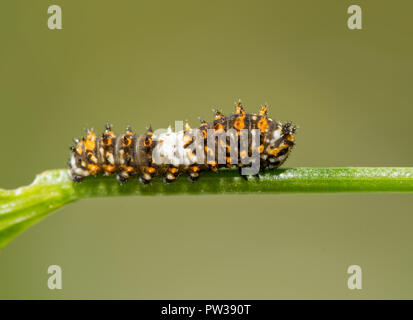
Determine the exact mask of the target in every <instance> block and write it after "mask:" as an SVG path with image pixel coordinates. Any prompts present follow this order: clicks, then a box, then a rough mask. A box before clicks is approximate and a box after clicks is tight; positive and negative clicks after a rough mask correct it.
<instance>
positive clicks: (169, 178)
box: [163, 167, 179, 183]
mask: <svg viewBox="0 0 413 320" xmlns="http://www.w3.org/2000/svg"><path fill="white" fill-rule="evenodd" d="M178 176H179V170H178V168H176V167H170V168H169V169H168V171H167V172H166V174H165V175H164V177H163V181H164V182H165V183H171V182H174V181H175V180H176V178H177V177H178Z"/></svg>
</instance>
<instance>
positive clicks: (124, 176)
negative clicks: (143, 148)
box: [116, 171, 130, 184]
mask: <svg viewBox="0 0 413 320" xmlns="http://www.w3.org/2000/svg"><path fill="white" fill-rule="evenodd" d="M129 178H130V175H129V173H128V172H127V171H120V172H118V174H117V175H116V180H118V181H119V183H121V184H124V183H126V182H127V181H128V180H129Z"/></svg>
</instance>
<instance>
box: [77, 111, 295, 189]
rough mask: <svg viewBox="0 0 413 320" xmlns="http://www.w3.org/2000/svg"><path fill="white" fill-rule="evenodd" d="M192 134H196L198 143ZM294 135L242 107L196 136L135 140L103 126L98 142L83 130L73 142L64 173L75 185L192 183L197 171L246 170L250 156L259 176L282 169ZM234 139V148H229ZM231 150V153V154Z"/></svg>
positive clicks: (152, 136)
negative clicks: (90, 179)
mask: <svg viewBox="0 0 413 320" xmlns="http://www.w3.org/2000/svg"><path fill="white" fill-rule="evenodd" d="M195 131H196V132H197V133H200V140H199V139H197V136H196V134H194V132H195ZM295 131H296V127H295V126H292V125H291V123H290V122H287V123H285V124H281V123H280V122H277V121H274V120H272V119H270V118H268V116H267V107H266V106H263V107H261V110H260V111H259V113H258V114H248V113H246V112H245V111H244V109H243V107H242V105H241V103H238V104H236V110H235V113H234V114H232V115H230V116H224V115H223V114H221V113H220V112H218V111H216V113H215V119H214V121H212V122H210V123H206V122H205V121H203V120H201V126H200V127H199V129H198V130H192V129H191V128H190V127H189V126H188V125H187V126H186V128H185V129H184V130H182V131H180V132H171V131H168V132H167V133H161V134H154V132H153V131H152V128H149V129H148V130H147V132H146V133H145V134H143V135H137V134H134V133H133V132H132V130H131V128H130V127H129V126H128V127H127V128H126V133H125V134H121V135H115V134H114V132H113V131H112V129H111V127H110V125H109V124H106V130H105V132H104V133H103V134H102V135H100V136H97V135H96V134H95V133H94V132H93V130H92V129H88V130H87V137H86V138H83V139H81V140H78V139H75V143H76V145H75V146H73V147H71V150H72V155H71V158H70V161H69V173H70V176H71V177H72V179H73V181H75V182H80V181H82V180H83V179H84V178H85V177H87V176H93V175H96V174H98V173H103V174H104V175H111V174H114V173H116V174H117V179H118V181H119V182H121V183H124V182H126V181H127V180H128V179H129V178H130V177H131V176H138V177H139V180H140V181H141V182H142V183H149V182H150V181H151V180H152V178H153V177H154V176H163V177H164V181H165V182H167V183H169V182H173V181H174V180H175V179H176V178H177V177H178V176H180V175H182V174H184V173H186V174H187V175H188V178H189V179H190V180H191V181H195V180H197V179H198V178H199V175H200V173H201V172H202V171H207V170H211V171H217V170H218V169H219V168H222V167H233V166H236V167H238V168H239V169H240V170H241V168H244V167H248V164H246V162H245V161H244V160H245V159H247V158H248V157H249V154H251V153H252V152H253V151H256V154H257V155H258V157H257V158H258V160H259V161H258V163H259V170H261V171H262V170H264V169H265V168H268V169H274V168H278V167H279V166H280V165H282V164H283V162H284V161H285V160H286V159H287V157H288V155H289V153H290V152H291V149H292V147H293V146H294V133H295ZM253 132H255V133H258V136H259V143H256V144H254V143H253V141H252V140H253V139H251V137H252V133H253ZM210 133H215V134H219V133H224V134H227V136H226V137H225V138H224V139H223V140H221V142H220V140H219V139H218V140H216V139H215V137H213V142H212V144H211V142H210V143H209V144H208V141H207V140H208V138H209V137H210V136H209V134H210ZM243 133H247V134H248V137H249V139H248V143H247V146H246V148H244V150H242V147H241V145H240V141H241V139H238V140H237V139H236V138H239V137H241V136H242V134H243ZM198 137H199V136H198ZM233 138H234V139H235V140H234V141H236V142H235V143H233V144H231V141H232V140H231V139H233ZM219 147H222V148H224V150H225V152H224V161H218V160H219V159H218V158H217V156H218V155H219V151H218V148H219ZM231 147H232V148H234V150H235V151H234V152H233V153H231ZM199 148H201V149H199ZM194 150H202V152H201V161H200V162H199V161H197V162H196V161H192V160H193V159H194V156H195V152H194ZM234 153H235V156H236V157H235V160H234V158H233V156H234ZM178 155H179V157H178ZM197 155H199V154H197ZM196 159H197V160H199V158H196ZM177 160H181V161H177Z"/></svg>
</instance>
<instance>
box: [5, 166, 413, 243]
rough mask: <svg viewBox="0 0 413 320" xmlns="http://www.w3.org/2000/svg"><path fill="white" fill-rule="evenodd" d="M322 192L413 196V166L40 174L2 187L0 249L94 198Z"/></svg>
mask: <svg viewBox="0 0 413 320" xmlns="http://www.w3.org/2000/svg"><path fill="white" fill-rule="evenodd" d="M299 192H302V193H304V192H306V193H310V192H312V193H321V192H413V168H293V169H278V170H275V171H268V172H266V173H264V174H261V175H260V176H259V177H248V181H247V180H245V179H244V178H242V177H240V175H239V173H238V171H237V170H220V171H219V172H218V173H211V172H206V173H204V174H202V176H201V178H200V179H199V181H197V182H195V183H191V182H189V181H187V179H185V178H184V177H181V178H179V179H178V180H177V181H176V182H174V183H172V184H165V183H163V182H162V181H161V179H160V178H155V179H154V181H153V182H152V183H151V184H148V185H142V184H141V183H139V182H138V181H137V179H131V180H130V181H129V182H128V183H126V184H123V185H121V184H119V183H118V182H117V181H116V179H115V178H114V177H102V176H98V177H91V178H88V179H85V181H83V182H82V183H73V182H72V180H71V179H70V177H69V175H68V173H67V170H66V169H60V170H50V171H45V172H43V173H41V174H39V175H38V176H37V177H36V179H35V180H34V182H33V183H32V184H31V185H29V186H26V187H21V188H18V189H15V190H2V189H0V248H1V247H3V246H4V245H6V244H7V243H8V242H9V241H10V240H11V239H12V238H13V237H15V236H16V235H17V234H19V233H20V232H21V231H23V230H25V229H26V228H28V227H29V226H30V225H32V224H34V223H35V222H37V221H39V220H40V219H42V218H43V217H44V216H46V215H47V214H49V213H51V212H53V211H55V210H56V209H58V208H60V207H62V206H63V205H65V204H67V203H70V202H73V201H76V200H79V199H82V198H91V197H109V196H127V195H159V194H162V195H178V194H193V195H196V194H197V195H201V194H239V193H256V194H258V193H260V194H261V193H299Z"/></svg>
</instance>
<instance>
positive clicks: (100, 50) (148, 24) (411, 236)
mask: <svg viewBox="0 0 413 320" xmlns="http://www.w3.org/2000/svg"><path fill="white" fill-rule="evenodd" d="M52 4H58V5H60V6H61V7H62V11H63V30H54V31H52V30H49V29H48V28H47V19H48V14H47V8H48V6H49V5H52ZM351 4H358V5H360V6H361V8H362V10H363V30H361V31H351V30H349V29H348V28H347V22H346V21H347V18H348V16H349V15H348V14H347V8H348V6H350V5H351ZM412 12H413V3H412V2H411V1H401V0H398V1H392V2H389V1H379V0H374V1H373V0H358V1H345V0H341V1H331V0H312V1H305V0H301V1H291V0H288V1H287V0H283V1H275V0H272V1H262V0H260V1H239V0H238V1H227V0H225V1H206V0H202V1H198V0H192V1H180V0H177V1H116V2H115V1H105V2H104V1H90V0H87V1H81V0H76V1H75V0H71V1H61V0H53V1H43V0H37V1H29V0H26V1H21V0H20V1H16V0H3V1H1V3H0V36H1V44H0V48H1V50H0V108H1V114H0V117H1V129H2V148H1V160H0V161H1V162H0V164H1V166H0V187H2V188H16V187H18V186H21V185H25V184H29V183H30V182H31V181H32V180H33V179H34V176H35V174H37V173H40V172H41V171H43V170H46V169H52V168H62V167H65V166H66V163H67V160H68V156H69V153H70V152H69V146H70V145H71V143H72V141H71V140H72V138H73V137H74V136H82V134H83V130H84V129H85V128H86V127H88V126H92V127H95V128H96V129H97V130H98V131H100V130H101V129H103V125H104V123H105V122H106V121H107V120H109V121H110V122H111V123H113V125H114V128H115V130H117V131H123V130H124V126H125V125H126V124H131V125H132V126H133V128H134V129H135V130H136V131H137V132H143V131H144V130H145V129H146V126H147V125H149V124H152V126H153V127H154V128H165V127H167V126H168V125H169V124H171V125H173V124H174V121H175V120H189V121H190V123H191V124H192V125H193V126H196V125H198V120H197V117H198V116H201V117H203V118H204V119H207V120H210V119H212V112H211V109H212V108H213V107H220V108H222V109H223V111H224V112H225V113H231V112H232V111H233V102H234V101H235V100H237V99H238V98H241V99H242V101H243V102H244V104H245V105H246V106H247V110H248V111H250V112H253V111H255V110H258V107H259V105H261V104H263V103H265V102H268V103H269V104H270V106H271V108H270V115H271V116H272V117H273V118H275V119H278V120H283V121H285V120H292V121H294V123H296V124H298V125H299V131H298V134H297V146H296V148H295V150H294V152H293V154H292V155H291V156H290V159H289V160H288V161H287V163H286V166H287V167H296V166H315V167H317V166H318V167H329V166H412V164H413V150H412V140H411V138H412V133H411V127H410V126H411V119H412V116H413V110H412V101H413V90H412V89H411V82H412V74H413V60H412V57H413V43H412V31H413V20H412V19H411V13H412ZM412 200H413V197H412V195H409V194H340V195H322V194H318V195H308V194H307V195H299V194H296V195H277V194H274V195H241V196H235V195H234V196H165V197H161V196H158V197H136V198H133V197H128V198H111V199H91V200H85V201H80V202H78V203H75V204H71V205H69V206H67V207H65V208H63V209H61V210H59V211H58V212H56V213H54V214H53V215H51V216H49V217H48V218H46V219H45V220H44V221H42V222H40V223H39V224H37V225H35V226H34V227H32V228H30V229H28V230H27V231H26V232H24V233H23V234H22V235H20V236H19V237H18V238H16V239H15V240H14V241H12V242H11V243H10V244H9V245H8V246H6V247H5V248H4V249H3V250H2V251H1V252H0V298H3V299H11V298H30V299H33V298H40V299H43V298H50V299H61V298H70V299H74V298H80V299H82V298H92V299H94V298H108V299H112V298H116V299H117V298H124V299H158V298H162V299H175V298H176V299H181V298H182V299H203V298H216V299H221V298H227V299H229V298H233V299H250V298H252V299H278V298H298V299H301V298H314V299H318V298H327V299H331V298H340V299H341V298H345V299H347V298H354V299H358V298H373V299H375V298H402V299H404V298H413V233H412V224H413V214H412ZM52 264H57V265H60V266H61V268H62V270H63V289H62V290H60V291H59V290H54V291H52V290H49V289H48V287H47V279H48V274H47V268H48V266H49V265H52ZM352 264H357V265H360V266H361V267H362V270H363V289H362V290H360V291H357V290H356V291H351V290H349V289H348V288H347V278H348V275H347V273H346V270H347V267H348V266H349V265H352Z"/></svg>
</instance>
